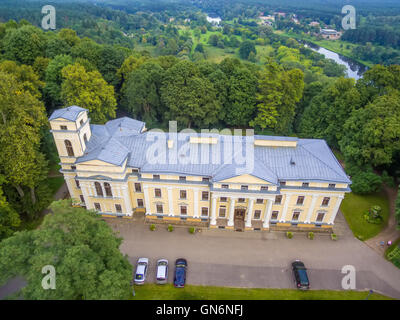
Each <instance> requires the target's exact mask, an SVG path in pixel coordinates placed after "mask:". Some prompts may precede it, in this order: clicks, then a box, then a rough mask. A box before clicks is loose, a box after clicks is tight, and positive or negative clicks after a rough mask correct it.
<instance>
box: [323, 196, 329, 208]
mask: <svg viewBox="0 0 400 320" xmlns="http://www.w3.org/2000/svg"><path fill="white" fill-rule="evenodd" d="M329 200H331V198H329V197H324V199H323V200H322V206H323V207H327V206H328V205H329Z"/></svg>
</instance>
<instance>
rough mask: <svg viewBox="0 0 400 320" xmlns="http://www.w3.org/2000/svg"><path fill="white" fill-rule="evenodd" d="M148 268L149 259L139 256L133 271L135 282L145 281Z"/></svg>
mask: <svg viewBox="0 0 400 320" xmlns="http://www.w3.org/2000/svg"><path fill="white" fill-rule="evenodd" d="M148 268H149V259H147V258H139V260H138V262H137V266H136V272H135V284H143V283H144V282H145V280H146V275H147V270H148Z"/></svg>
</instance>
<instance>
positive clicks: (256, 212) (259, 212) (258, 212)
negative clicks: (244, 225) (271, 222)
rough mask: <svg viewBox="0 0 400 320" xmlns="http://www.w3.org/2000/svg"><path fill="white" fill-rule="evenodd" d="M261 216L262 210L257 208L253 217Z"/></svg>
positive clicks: (258, 217) (257, 218) (256, 218)
mask: <svg viewBox="0 0 400 320" xmlns="http://www.w3.org/2000/svg"><path fill="white" fill-rule="evenodd" d="M260 218H261V210H255V211H254V217H253V219H255V220H259V219H260Z"/></svg>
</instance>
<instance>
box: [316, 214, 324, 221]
mask: <svg viewBox="0 0 400 320" xmlns="http://www.w3.org/2000/svg"><path fill="white" fill-rule="evenodd" d="M324 217H325V212H318V215H317V222H322V221H324Z"/></svg>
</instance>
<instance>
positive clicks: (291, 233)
mask: <svg viewBox="0 0 400 320" xmlns="http://www.w3.org/2000/svg"><path fill="white" fill-rule="evenodd" d="M286 237H288V238H289V239H292V238H293V232H290V231H288V232H286Z"/></svg>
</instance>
